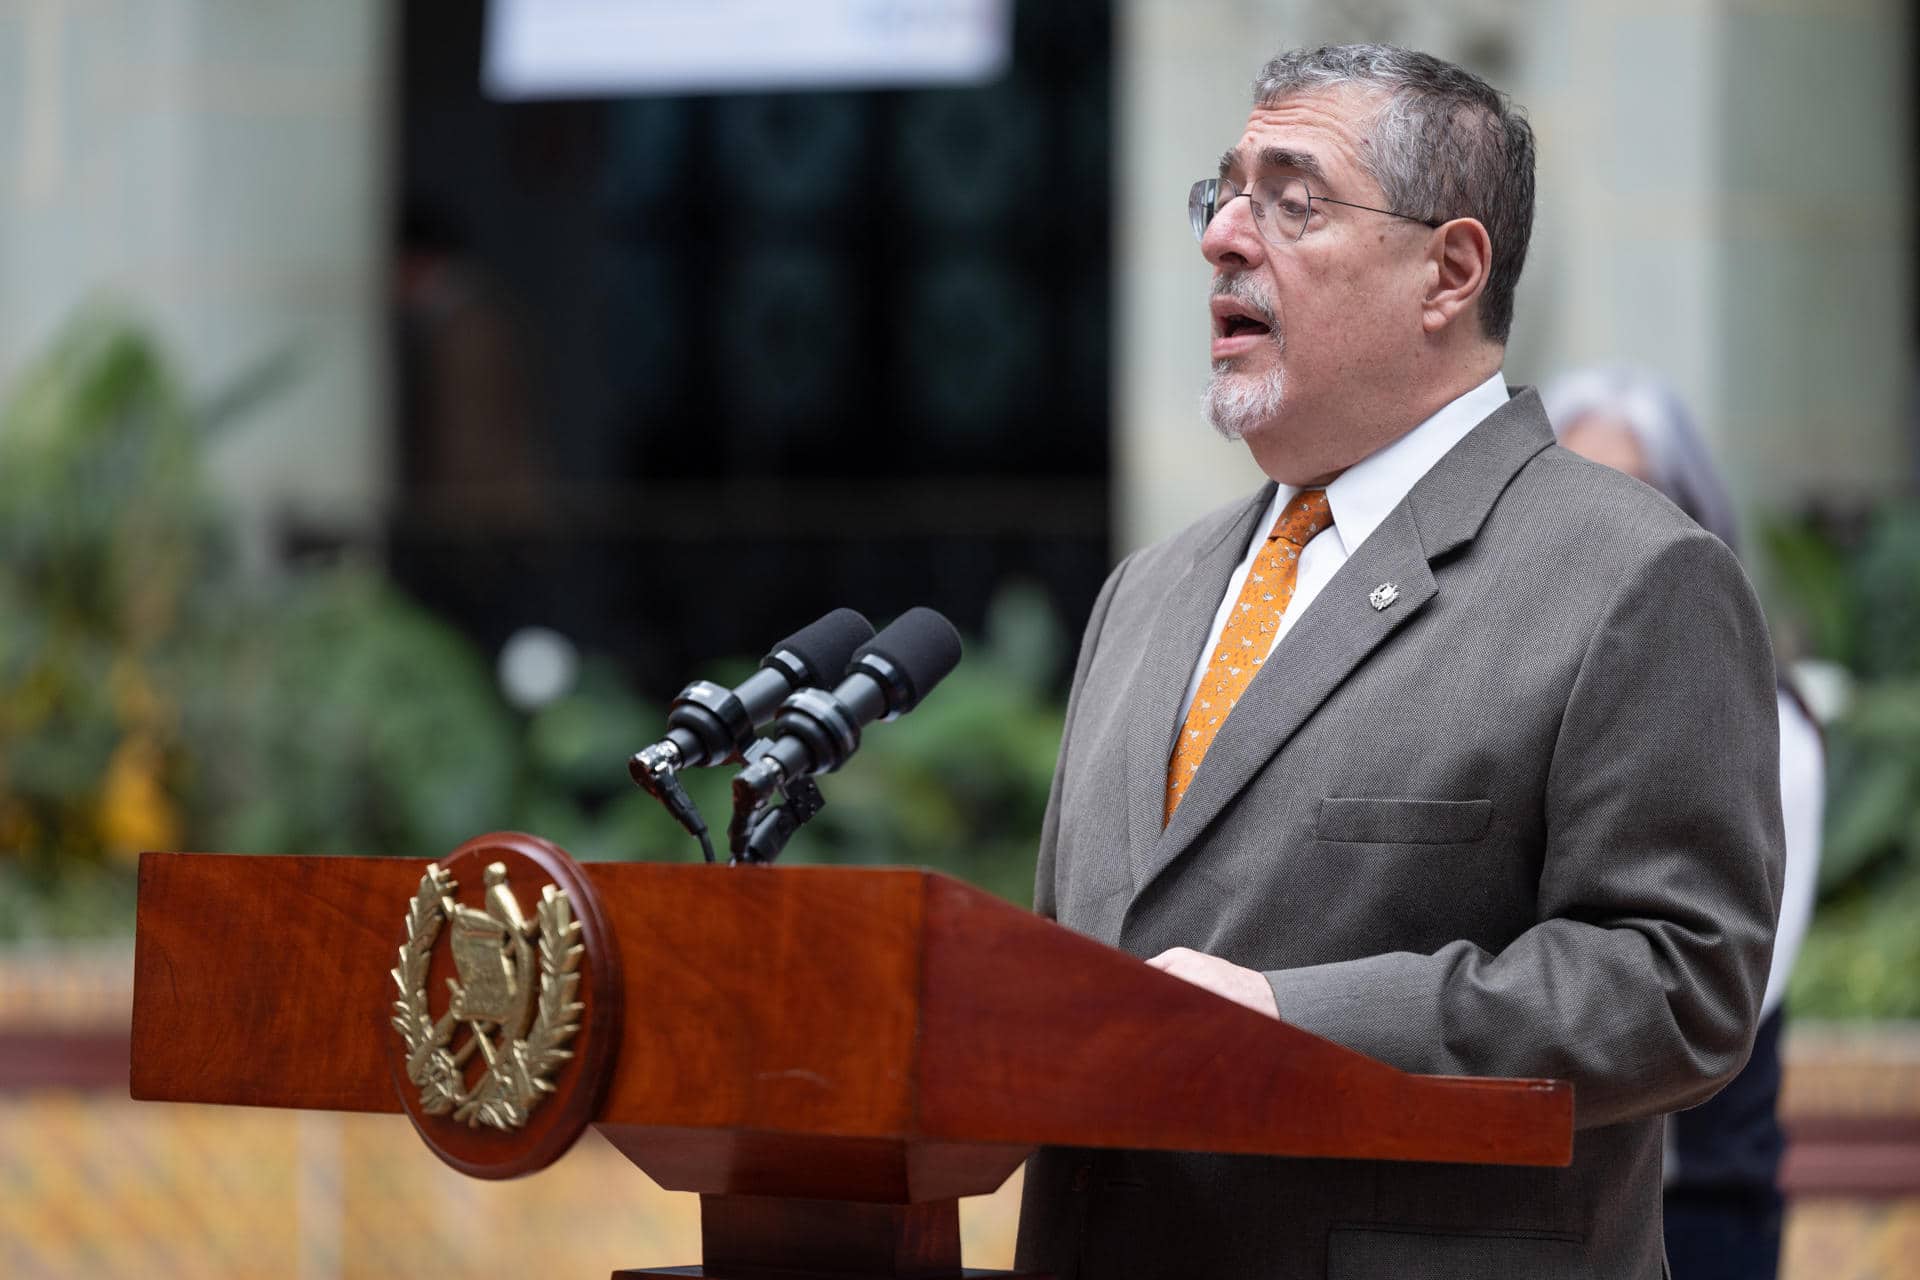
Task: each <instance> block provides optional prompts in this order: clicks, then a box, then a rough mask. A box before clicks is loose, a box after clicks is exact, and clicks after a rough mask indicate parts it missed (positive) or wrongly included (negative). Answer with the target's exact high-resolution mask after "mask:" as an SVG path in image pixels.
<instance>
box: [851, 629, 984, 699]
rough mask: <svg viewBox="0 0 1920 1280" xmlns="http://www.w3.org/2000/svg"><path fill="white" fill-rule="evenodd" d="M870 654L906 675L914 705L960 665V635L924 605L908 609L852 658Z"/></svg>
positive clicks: (856, 658) (857, 659)
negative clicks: (883, 659)
mask: <svg viewBox="0 0 1920 1280" xmlns="http://www.w3.org/2000/svg"><path fill="white" fill-rule="evenodd" d="M869 653H871V654H876V655H878V656H879V657H882V658H885V659H886V660H887V661H888V662H890V663H892V664H893V665H894V666H895V667H897V668H899V669H900V671H901V672H902V673H904V674H905V676H906V678H907V681H908V683H909V684H911V685H912V692H913V699H912V700H913V702H915V703H917V702H919V701H920V699H922V698H924V697H926V696H927V691H928V690H930V689H932V688H933V686H935V685H936V684H939V683H940V682H941V681H942V680H944V679H946V678H947V673H948V672H950V671H952V670H953V669H954V668H955V667H957V666H959V665H960V633H959V632H958V631H956V630H954V628H953V624H952V623H951V622H948V621H947V620H946V618H945V617H944V616H943V615H941V614H939V613H937V612H935V611H934V610H932V609H929V608H927V607H925V606H924V605H922V606H919V607H916V608H912V609H909V610H907V611H906V612H905V613H903V614H901V615H900V616H899V617H898V618H896V619H894V621H893V623H892V624H891V625H890V626H888V627H887V628H886V629H885V630H883V631H882V632H881V633H880V634H879V635H877V636H875V637H874V638H873V639H871V640H869V641H867V643H865V644H863V645H861V646H860V649H859V651H858V652H856V653H855V654H854V655H853V661H854V662H856V663H857V662H859V661H860V659H862V658H864V657H865V656H866V655H868V654H869Z"/></svg>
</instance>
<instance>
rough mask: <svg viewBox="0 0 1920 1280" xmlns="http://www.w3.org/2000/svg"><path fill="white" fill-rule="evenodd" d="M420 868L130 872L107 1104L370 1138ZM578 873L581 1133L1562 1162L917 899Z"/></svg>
mask: <svg viewBox="0 0 1920 1280" xmlns="http://www.w3.org/2000/svg"><path fill="white" fill-rule="evenodd" d="M426 866H427V863H426V861H425V860H420V859H402V858H314V857H292V856H269V857H254V856H237V855H219V854H147V855H145V856H144V857H143V858H142V859H141V866H140V901H139V926H138V939H137V943H136V949H135V972H134V1013H133V1075H132V1082H133V1095H134V1096H135V1097H136V1098H149V1099H164V1100H172V1101H192V1102H213V1103H236V1104H246V1105H257V1106H276V1107H299V1108H316V1109H333V1110H346V1111H394V1112H397V1111H399V1110H400V1102H399V1097H398V1094H397V1092H396V1087H395V1083H394V1080H393V1077H392V1073H391V1068H390V1066H389V1060H388V1049H387V1045H386V1040H387V1039H388V1038H390V1037H392V1036H393V1035H394V1032H393V1031H392V1030H391V1028H390V1027H389V1025H388V1017H389V1013H390V1006H391V1002H392V999H393V994H394V987H393V982H392V979H391V978H390V977H389V974H388V970H389V969H390V968H391V967H392V966H393V964H394V962H395V956H396V952H397V948H398V945H399V943H400V941H401V940H402V939H403V938H404V937H405V932H404V924H403V922H404V918H405V914H406V910H407V907H408V903H409V901H410V899H411V898H412V896H413V894H414V892H415V888H416V886H417V884H418V883H419V880H420V876H421V874H422V872H423V870H424V869H425V867H426ZM584 869H585V871H586V873H587V875H588V877H589V878H590V879H591V881H592V883H593V886H594V889H595V892H596V893H597V895H598V897H599V900H600V904H601V907H602V909H603V911H604V913H605V916H606V919H607V922H608V925H609V928H610V931H611V933H612V940H613V944H614V947H615V949H616V950H617V953H618V956H619V965H620V970H621V974H622V978H623V982H624V988H625V1013H624V1026H623V1030H622V1032H621V1038H620V1042H619V1046H618V1049H617V1052H616V1053H615V1055H614V1059H613V1065H612V1072H613V1074H612V1078H611V1079H610V1081H609V1082H608V1086H607V1088H606V1091H605V1094H604V1096H603V1099H602V1101H601V1103H600V1107H599V1110H598V1113H597V1114H596V1115H595V1117H594V1118H595V1120H596V1121H597V1122H599V1123H601V1124H603V1125H610V1126H633V1127H646V1128H661V1129H667V1128H676V1129H691V1130H735V1131H742V1132H752V1133H759V1134H791V1135H799V1136H804V1137H809V1138H835V1139H869V1140H886V1141H895V1142H907V1143H923V1144H949V1143H955V1144H961V1143H964V1144H1000V1145H1006V1146H1020V1147H1029V1146H1034V1145H1040V1144H1058V1145H1070V1146H1102V1147H1136V1148H1156V1149H1167V1150H1208V1151H1224V1152H1243V1153H1266V1154H1284V1155H1338V1156H1353V1157H1366V1158H1384V1159H1412V1160H1446V1161H1468V1162H1497V1163H1507V1164H1536V1165H1559V1164H1565V1163H1567V1162H1568V1161H1569V1160H1570V1159H1571V1153H1572V1113H1573V1098H1572V1089H1571V1087H1570V1086H1568V1085H1565V1084H1561V1083H1556V1082H1552V1081H1539V1080H1470V1079H1460V1078H1451V1077H1431V1076H1416V1075H1409V1074H1407V1073H1404V1072H1400V1071H1397V1070H1394V1069H1393V1068H1391V1067H1388V1066H1386V1065H1384V1064H1382V1063H1379V1062H1375V1061H1373V1060H1372V1059H1369V1058H1366V1057H1364V1056H1362V1055H1360V1054H1358V1053H1355V1052H1353V1051H1351V1050H1348V1049H1345V1048H1343V1047H1341V1046H1338V1045H1335V1044H1332V1043H1330V1042H1328V1041H1325V1040H1322V1039H1320V1038H1318V1037H1316V1036H1313V1035H1310V1034H1308V1033H1306V1032H1304V1031H1301V1030H1299V1029H1298V1028H1295V1027H1291V1026H1288V1025H1287V1024H1285V1023H1282V1022H1276V1021H1274V1020H1273V1019H1270V1018H1266V1017H1263V1016H1261V1015H1259V1014H1256V1013H1253V1012H1251V1011H1250V1010H1247V1009H1243V1008H1241V1007H1239V1006H1238V1005H1235V1004H1232V1003H1231V1002H1229V1001H1226V1000H1222V999H1220V998H1218V997H1216V996H1214V995H1212V994H1210V993H1208V992H1205V991H1202V990H1200V989H1198V988H1196V987H1193V986H1191V985H1189V984H1187V983H1185V982H1182V981H1180V980H1179V979H1176V978H1173V977H1170V976H1168V975H1166V974H1162V973H1159V972H1157V971H1155V970H1153V969H1150V968H1148V967H1147V966H1146V965H1145V964H1143V963H1141V962H1140V961H1138V960H1136V959H1134V958H1133V957H1131V956H1128V955H1126V954H1124V953H1122V952H1120V951H1117V950H1114V949H1113V948H1110V947H1107V946H1104V945H1102V944H1100V943H1098V942H1095V941H1092V940H1091V939H1088V938H1085V937H1082V936H1080V935H1077V934H1075V933H1072V932H1071V931H1069V930H1066V929H1063V928H1061V927H1059V926H1058V925H1055V924H1053V923H1052V922H1050V921H1047V920H1043V919H1041V918H1039V917H1037V916H1034V915H1033V914H1031V913H1030V912H1027V911H1024V910H1021V909H1020V908H1017V907H1013V906H1010V905H1008V904H1007V903H1005V902H1002V901H1000V900H999V899H997V898H994V897H992V896H990V895H988V894H985V893H983V892H981V891H979V890H976V889H973V888H971V887H969V886H967V885H964V884H962V883H960V882H958V881H955V880H952V879H950V878H948V877H946V876H942V875H939V874H936V873H932V872H926V871H914V870H877V869H865V868H849V867H798V866H796V867H722V866H708V865H706V864H699V863H640V862H634V863H589V864H585V868H584Z"/></svg>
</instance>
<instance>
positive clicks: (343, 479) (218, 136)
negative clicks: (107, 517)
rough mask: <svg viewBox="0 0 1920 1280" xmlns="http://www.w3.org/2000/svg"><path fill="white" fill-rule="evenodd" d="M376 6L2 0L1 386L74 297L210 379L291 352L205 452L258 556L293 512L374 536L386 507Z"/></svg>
mask: <svg viewBox="0 0 1920 1280" xmlns="http://www.w3.org/2000/svg"><path fill="white" fill-rule="evenodd" d="M394 18H395V7H394V6H390V5H387V4H383V3H381V2H380V0H341V2H340V3H328V4H323V5H300V4H284V3H269V4H250V3H247V2H246V0H154V2H153V3H145V2H144V0H18V2H17V3H9V4H7V5H6V6H4V7H0V85H4V86H5V87H4V89H3V90H0V165H4V169H5V179H4V182H3V183H0V201H4V203H0V219H3V220H4V221H3V223H0V226H3V227H4V232H3V233H0V386H8V385H14V384H16V383H17V381H18V378H19V375H20V372H21V370H22V368H23V367H24V366H25V365H26V364H27V363H28V362H29V361H30V360H31V359H32V358H33V357H34V356H35V355H36V354H37V353H38V352H40V351H41V350H42V349H44V348H45V346H46V345H47V344H48V343H49V342H50V341H51V340H52V337H53V335H54V334H55V333H56V332H57V331H58V330H59V329H60V327H61V326H62V325H63V324H64V323H65V322H66V321H67V320H68V319H69V317H70V316H71V315H72V314H73V312H74V310H75V309H76V308H77V307H79V306H80V305H81V304H82V303H83V302H85V301H88V300H91V299H100V298H111V299H117V300H120V301H123V302H125V303H127V304H128V305H130V306H131V307H133V308H135V309H136V310H137V311H138V312H139V313H141V314H142V315H143V316H145V317H147V318H148V319H149V320H150V321H151V322H152V323H153V324H155V325H156V326H157V327H158V328H159V329H160V330H161V332H162V333H163V335H164V337H165V340H166V342H167V344H168V348H169V350H170V351H171V353H172V354H173V357H174V359H176V360H177V361H178V362H179V365H180V369H181V372H182V373H183V375H184V376H185V377H187V378H188V379H189V380H190V381H191V382H193V383H195V384H197V385H200V386H203V387H207V388H213V387H216V386H220V385H224V384H226V383H228V382H230V381H232V380H234V379H239V378H243V377H245V376H246V375H247V374H248V373H249V372H250V371H251V370H253V369H256V368H257V367H258V366H259V365H260V364H261V363H262V362H263V361H268V360H271V359H273V358H274V357H275V356H277V355H280V354H282V353H288V352H290V353H293V355H294V356H295V357H296V358H297V360H298V362H299V376H298V377H297V378H293V379H290V380H289V381H288V383H287V385H286V386H285V388H284V389H283V391H282V392H281V393H280V394H279V395H277V396H276V397H275V399H274V401H273V403H272V407H271V409H270V410H269V411H267V412H264V413H262V414H260V415H259V416H258V417H257V418H255V419H254V420H253V421H252V422H251V423H250V425H249V429H248V430H247V431H246V432H244V433H234V434H232V435H230V436H229V437H227V438H225V439H223V440H221V441H220V442H219V444H218V447H217V448H216V449H215V450H214V451H213V453H212V455H211V457H210V458H209V462H210V465H211V466H212V468H213V471H214V474H215V476H216V477H217V479H218V482H219V485H220V489H221V493H222V495H223V497H224V498H225V500H226V501H227V502H228V503H229V504H231V506H232V508H233V510H234V511H235V513H236V515H237V516H238V518H239V519H241V520H242V521H243V522H244V523H245V525H246V528H247V536H246V539H245V543H244V545H245V546H246V548H247V550H248V553H249V555H250V557H251V561H252V563H253V564H254V565H255V566H256V567H258V568H266V567H268V566H269V564H270V563H271V562H272V561H273V559H274V557H273V539H274V537H275V535H276V531H277V530H278V529H280V528H282V527H284V526H285V525H286V524H288V523H290V522H297V523H299V524H302V525H312V526H320V527H325V528H330V529H338V530H351V531H354V532H356V533H359V534H363V535H371V534H372V533H373V532H374V531H376V530H377V529H378V527H379V522H380V521H381V519H382V518H383V516H384V514H385V512H386V510H387V509H388V507H389V505H390V497H391V476H392V473H393V462H392V457H393V444H392V441H391V415H390V414H389V412H388V409H387V405H386V397H387V386H388V381H389V379H388V369H389V364H390V361H389V349H388V347H389V344H388V341H387V332H386V327H385V325H384V323H383V317H384V314H385V308H386V296H387V283H386V281H387V275H388V270H389V266H388V262H389V255H390V243H391V235H390V222H391V220H390V211H389V205H390V203H391V194H390V193H391V189H392V183H391V179H390V175H389V163H388V161H389V156H390V152H391V146H390V141H389V139H390V137H391V111H392V106H393V103H394V100H395V90H394V85H393V76H392V57H393V46H394V34H395V32H394Z"/></svg>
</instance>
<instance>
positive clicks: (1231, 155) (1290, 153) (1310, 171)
mask: <svg viewBox="0 0 1920 1280" xmlns="http://www.w3.org/2000/svg"><path fill="white" fill-rule="evenodd" d="M1239 166H1240V154H1239V152H1237V151H1234V150H1232V149H1228V150H1226V151H1223V152H1221V153H1220V176H1221V177H1223V178H1224V177H1226V176H1227V174H1229V173H1231V172H1232V171H1233V170H1234V169H1237V168H1239ZM1260 168H1261V169H1262V170H1263V171H1264V170H1269V169H1291V170H1293V171H1294V172H1295V173H1298V174H1300V175H1301V176H1302V177H1307V178H1315V179H1320V180H1325V178H1326V176H1327V174H1326V170H1324V169H1322V168H1321V167H1320V161H1319V160H1317V159H1315V158H1314V155H1313V153H1312V152H1311V151H1295V150H1294V149H1293V148H1292V147H1262V148H1260Z"/></svg>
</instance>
